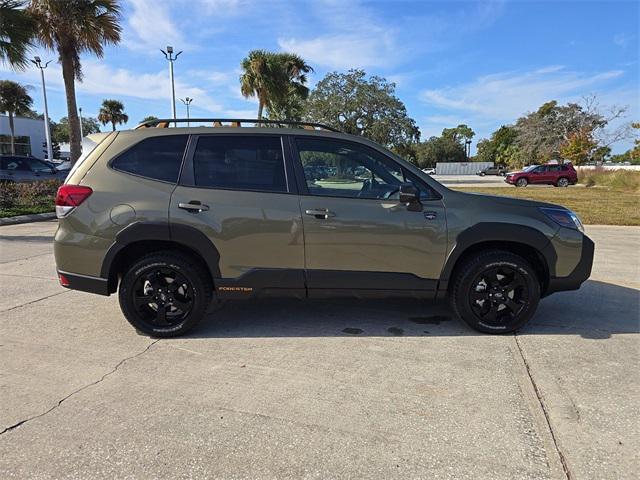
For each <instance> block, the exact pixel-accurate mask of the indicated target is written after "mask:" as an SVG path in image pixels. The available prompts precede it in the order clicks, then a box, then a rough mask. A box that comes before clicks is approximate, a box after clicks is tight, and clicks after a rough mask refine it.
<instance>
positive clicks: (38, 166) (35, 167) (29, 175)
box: [0, 155, 69, 183]
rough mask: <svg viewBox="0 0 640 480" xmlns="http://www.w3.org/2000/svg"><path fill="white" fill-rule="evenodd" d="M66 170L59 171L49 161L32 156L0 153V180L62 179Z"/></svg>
mask: <svg viewBox="0 0 640 480" xmlns="http://www.w3.org/2000/svg"><path fill="white" fill-rule="evenodd" d="M67 173H69V172H68V171H61V170H58V169H57V168H55V167H54V166H53V165H52V164H51V163H49V162H46V161H44V160H39V159H37V158H34V157H22V156H18V155H0V182H16V183H18V182H37V181H41V180H51V179H56V180H61V181H62V180H64V179H65V178H66V176H67Z"/></svg>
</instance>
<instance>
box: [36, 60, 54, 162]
mask: <svg viewBox="0 0 640 480" xmlns="http://www.w3.org/2000/svg"><path fill="white" fill-rule="evenodd" d="M31 63H33V64H34V65H35V66H36V67H38V68H39V69H40V76H41V77H42V97H43V98H44V136H45V139H46V140H47V160H49V161H51V160H53V145H51V130H50V128H49V108H48V106H47V87H46V86H45V83H44V69H45V68H47V66H48V65H49V64H50V63H51V60H49V61H48V62H47V63H45V64H44V66H42V61H41V60H40V57H33V60H31Z"/></svg>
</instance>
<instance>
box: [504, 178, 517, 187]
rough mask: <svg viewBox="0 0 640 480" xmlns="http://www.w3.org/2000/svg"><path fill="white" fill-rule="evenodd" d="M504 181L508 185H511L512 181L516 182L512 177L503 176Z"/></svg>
mask: <svg viewBox="0 0 640 480" xmlns="http://www.w3.org/2000/svg"><path fill="white" fill-rule="evenodd" d="M504 181H505V182H506V183H508V184H509V185H513V184H514V183H516V180H515V178H514V177H504Z"/></svg>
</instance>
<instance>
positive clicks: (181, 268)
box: [118, 251, 213, 338]
mask: <svg viewBox="0 0 640 480" xmlns="http://www.w3.org/2000/svg"><path fill="white" fill-rule="evenodd" d="M175 282H180V285H178V286H173V285H174V283H175ZM212 295H213V285H212V282H211V280H210V278H209V276H208V275H207V272H206V271H205V270H204V268H202V267H201V266H200V265H198V264H197V263H196V262H195V261H194V260H193V259H192V258H191V257H189V256H187V255H184V254H182V253H178V252H171V251H165V252H156V253H151V254H149V255H146V256H144V257H142V258H141V259H140V260H138V261H137V262H136V263H135V264H133V265H132V266H131V267H130V268H129V270H128V271H127V272H126V273H125V274H124V276H123V277H122V281H121V282H120V289H119V292H118V297H119V300H120V308H121V310H122V313H123V314H124V316H125V318H126V319H127V320H128V321H129V323H130V324H131V325H132V326H133V327H135V328H136V329H138V330H139V331H141V332H143V333H145V334H147V335H150V336H152V337H159V338H164V337H177V336H179V335H183V334H185V333H187V332H188V331H189V330H191V329H192V328H193V327H195V326H196V325H197V324H198V323H200V321H201V320H202V318H203V317H204V316H205V313H206V311H207V308H208V306H209V304H210V303H211V297H212Z"/></svg>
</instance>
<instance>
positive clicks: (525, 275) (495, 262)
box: [450, 250, 540, 334]
mask: <svg viewBox="0 0 640 480" xmlns="http://www.w3.org/2000/svg"><path fill="white" fill-rule="evenodd" d="M452 285H453V286H452V288H451V291H450V301H451V305H452V308H453V310H454V312H455V313H456V315H458V317H460V318H461V319H462V320H463V321H464V322H465V323H466V324H467V325H469V326H470V327H472V328H473V329H475V330H478V331H480V332H483V333H494V334H501V333H510V332H514V331H516V330H518V329H519V328H521V327H523V326H524V325H525V324H526V323H527V322H528V321H529V320H530V319H531V317H532V316H533V314H534V313H535V311H536V308H537V307H538V302H539V300H540V283H539V281H538V278H537V275H536V273H535V271H534V270H533V268H532V267H531V265H530V264H529V263H528V262H527V261H526V260H525V259H524V258H522V257H520V256H519V255H515V254H513V253H511V252H507V251H502V250H491V251H487V252H484V253H481V254H479V255H477V256H475V257H472V258H469V259H468V260H466V261H465V263H464V264H463V265H462V266H461V268H460V269H459V270H458V273H457V274H456V276H455V278H454V279H453V283H452Z"/></svg>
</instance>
